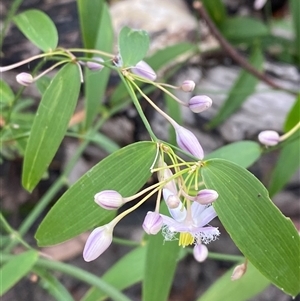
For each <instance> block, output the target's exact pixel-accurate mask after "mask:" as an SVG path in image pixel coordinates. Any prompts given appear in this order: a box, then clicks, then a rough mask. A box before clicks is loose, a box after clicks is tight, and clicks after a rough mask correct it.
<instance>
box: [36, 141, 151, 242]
mask: <svg viewBox="0 0 300 301" xmlns="http://www.w3.org/2000/svg"><path fill="white" fill-rule="evenodd" d="M155 154H156V144H155V143H152V142H139V143H135V144H131V145H129V146H127V147H124V148H122V149H120V150H118V151H116V152H115V153H113V154H112V155H110V156H109V157H107V158H105V159H103V160H102V161H101V162H99V163H98V164H97V165H95V166H94V167H93V168H92V169H90V170H89V171H88V172H87V173H86V174H85V175H83V176H82V177H81V178H80V179H79V180H78V181H77V182H76V183H75V184H74V185H73V186H71V187H70V188H69V189H68V190H67V191H66V192H65V194H64V195H63V196H62V197H61V198H60V199H59V200H58V202H57V203H56V204H55V205H54V206H53V207H52V208H51V210H50V212H49V213H48V214H47V216H46V217H45V218H44V220H43V221H42V223H41V224H40V226H39V228H38V230H37V233H36V236H35V237H36V239H37V241H38V244H39V246H47V245H53V244H57V243H60V242H63V241H65V240H67V239H70V238H72V237H74V236H76V235H78V234H80V233H82V232H84V231H87V230H90V229H91V228H93V227H94V226H96V225H100V224H104V223H106V222H108V221H109V220H111V219H112V217H113V216H114V214H115V212H114V211H109V210H105V209H102V208H101V207H100V206H98V205H97V204H96V203H95V202H94V195H95V194H96V193H97V192H100V191H102V190H105V189H113V190H117V191H119V192H120V193H121V194H122V195H123V196H124V197H127V196H130V195H132V194H134V193H135V192H136V191H137V190H138V189H140V188H141V187H142V185H144V184H145V182H146V181H147V179H148V178H149V177H150V175H151V174H150V167H151V165H152V164H153V161H154V158H155ZM70 212H71V213H72V214H70Z"/></svg>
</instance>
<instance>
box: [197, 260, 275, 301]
mask: <svg viewBox="0 0 300 301" xmlns="http://www.w3.org/2000/svg"><path fill="white" fill-rule="evenodd" d="M233 269H234V267H233V268H232V269H230V270H229V271H228V272H226V273H225V274H224V275H223V276H222V277H220V278H219V279H218V280H217V281H215V282H214V283H213V284H212V285H211V286H210V287H209V289H208V290H207V291H206V292H205V293H204V294H203V295H202V296H201V297H200V298H198V299H197V301H233V300H234V301H247V300H250V299H251V298H252V297H254V296H256V295H257V294H259V293H260V292H261V291H263V290H264V289H265V288H267V287H268V286H269V285H270V281H269V280H268V279H267V278H266V277H264V276H263V275H262V274H261V273H260V272H259V271H258V270H257V269H256V268H255V267H254V266H253V265H252V264H251V263H248V265H247V271H246V273H245V274H244V275H243V276H242V277H241V278H240V279H238V280H235V281H232V280H231V275H232V272H233Z"/></svg>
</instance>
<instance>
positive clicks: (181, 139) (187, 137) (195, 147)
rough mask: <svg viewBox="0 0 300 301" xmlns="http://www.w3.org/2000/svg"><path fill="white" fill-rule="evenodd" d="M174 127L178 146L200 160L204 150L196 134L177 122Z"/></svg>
mask: <svg viewBox="0 0 300 301" xmlns="http://www.w3.org/2000/svg"><path fill="white" fill-rule="evenodd" d="M174 128H175V132H176V141H177V144H178V146H179V147H180V148H181V149H183V150H185V151H187V152H189V153H190V154H192V155H193V156H195V157H197V158H199V159H200V160H202V159H203V157H204V152H203V149H202V147H201V145H200V143H199V141H198V139H197V138H196V136H195V135H194V134H193V133H192V132H191V131H189V130H187V129H186V128H184V127H182V126H180V125H178V124H176V126H175V127H174Z"/></svg>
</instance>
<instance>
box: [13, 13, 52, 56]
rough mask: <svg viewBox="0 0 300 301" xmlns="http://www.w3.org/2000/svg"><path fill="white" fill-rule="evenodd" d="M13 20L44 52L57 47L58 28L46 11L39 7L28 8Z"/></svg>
mask: <svg viewBox="0 0 300 301" xmlns="http://www.w3.org/2000/svg"><path fill="white" fill-rule="evenodd" d="M13 20H14V22H15V23H16V25H17V26H18V28H19V29H20V30H21V31H22V33H23V34H24V35H25V36H26V38H27V39H28V40H30V41H31V42H32V43H33V44H34V45H35V46H37V47H38V48H40V49H41V50H43V51H44V52H47V51H51V50H54V49H55V48H56V47H57V43H58V33H57V29H56V27H55V24H54V23H53V22H52V20H51V19H50V18H49V17H48V16H47V15H46V14H45V13H44V12H42V11H40V10H37V9H30V10H26V11H25V12H23V13H20V14H18V15H16V16H15V17H14V18H13Z"/></svg>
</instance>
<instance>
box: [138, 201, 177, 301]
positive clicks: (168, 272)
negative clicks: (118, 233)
mask: <svg viewBox="0 0 300 301" xmlns="http://www.w3.org/2000/svg"><path fill="white" fill-rule="evenodd" d="M161 211H162V213H165V214H168V213H166V212H167V209H166V206H165V205H164V204H163V209H162V210H161ZM179 251H180V247H179V246H178V241H177V240H173V241H167V242H165V241H164V237H163V235H161V234H160V233H159V234H157V235H151V236H149V240H148V248H147V253H146V262H145V276H144V281H143V298H142V300H143V301H153V300H155V301H165V300H168V296H169V294H170V289H171V285H172V282H173V277H174V274H175V270H176V267H177V262H178V259H179Z"/></svg>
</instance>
